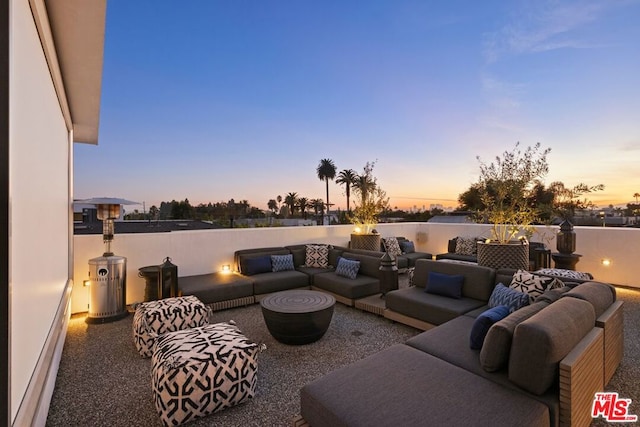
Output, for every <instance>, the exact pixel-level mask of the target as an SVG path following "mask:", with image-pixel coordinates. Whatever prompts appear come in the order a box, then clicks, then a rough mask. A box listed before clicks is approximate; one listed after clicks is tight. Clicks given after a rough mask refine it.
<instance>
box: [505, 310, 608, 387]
mask: <svg viewBox="0 0 640 427" xmlns="http://www.w3.org/2000/svg"><path fill="white" fill-rule="evenodd" d="M595 321H596V317H595V312H594V310H593V307H592V306H591V304H589V303H588V302H586V301H583V300H580V299H577V298H560V299H559V300H558V301H556V302H554V303H553V304H551V305H549V306H548V307H546V308H545V309H544V310H540V311H539V312H538V313H536V314H535V315H533V316H531V317H530V318H528V319H527V320H525V321H523V322H522V323H520V324H519V325H518V326H516V329H515V331H514V333H513V342H512V343H511V355H510V357H509V380H511V381H512V382H513V383H514V384H516V385H518V386H520V387H522V388H523V389H525V390H527V391H529V392H530V393H533V394H537V395H540V394H543V393H544V392H545V391H547V389H549V388H550V387H551V386H552V385H553V384H554V382H555V381H556V380H557V378H558V371H559V367H558V364H559V362H560V361H561V360H562V359H563V358H564V357H565V356H566V355H567V354H569V352H570V351H571V350H572V349H573V348H574V347H575V346H576V345H577V344H578V342H580V340H582V338H584V336H585V335H586V334H587V333H588V332H589V331H590V330H592V329H593V328H594V325H595Z"/></svg>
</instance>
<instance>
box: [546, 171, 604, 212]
mask: <svg viewBox="0 0 640 427" xmlns="http://www.w3.org/2000/svg"><path fill="white" fill-rule="evenodd" d="M549 188H550V189H551V191H552V192H553V194H554V198H553V207H554V210H555V212H556V213H557V214H558V215H559V216H560V217H561V218H563V219H568V220H569V221H572V220H573V217H574V216H575V214H576V211H577V210H583V209H589V208H591V207H593V206H594V205H593V203H592V202H591V201H590V200H587V198H582V197H583V196H584V195H585V194H588V193H593V192H595V191H601V190H604V185H602V184H598V185H592V186H589V185H587V184H584V183H580V184H578V185H576V186H575V187H572V188H567V187H565V185H564V184H563V183H562V182H558V181H556V182H552V183H551V184H550V185H549Z"/></svg>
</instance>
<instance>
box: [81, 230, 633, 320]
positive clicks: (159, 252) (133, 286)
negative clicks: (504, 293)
mask: <svg viewBox="0 0 640 427" xmlns="http://www.w3.org/2000/svg"><path fill="white" fill-rule="evenodd" d="M376 228H377V229H378V231H379V232H380V234H381V235H382V236H404V237H406V238H408V239H410V240H413V241H414V242H415V243H416V250H418V251H422V252H430V253H432V254H434V255H435V254H439V253H444V252H447V244H448V241H449V239H451V238H452V237H455V236H487V235H488V234H489V232H490V227H489V226H488V225H482V224H428V223H398V224H378V225H377V226H376ZM352 229H353V226H350V225H334V226H318V227H274V228H241V229H224V230H201V231H179V232H172V233H148V234H137V233H136V234H120V235H116V236H115V240H114V242H113V245H112V249H113V251H114V253H115V254H116V255H120V256H124V257H126V258H127V303H128V304H131V303H134V302H140V301H142V300H143V299H144V286H145V281H144V279H142V278H140V277H138V269H139V268H140V267H144V266H148V265H158V264H161V263H162V261H163V260H164V258H165V257H167V256H168V257H170V258H171V259H172V261H173V263H174V264H176V265H177V266H178V275H179V276H189V275H194V274H205V273H211V272H214V271H219V270H220V269H221V268H222V265H223V264H230V265H233V253H234V251H236V250H239V249H249V248H261V247H272V246H285V245H295V244H299V243H330V244H335V245H340V246H347V244H348V242H349V239H350V234H351V231H352ZM557 229H558V227H542V226H541V227H538V228H537V230H538V232H537V233H536V234H535V235H534V236H533V238H532V240H533V241H544V242H545V244H546V245H547V247H548V248H550V249H551V250H552V252H555V251H556V243H555V233H556V232H557ZM576 233H577V251H576V252H577V253H579V254H582V255H583V256H582V258H581V260H580V261H579V262H578V265H577V269H578V270H580V271H587V272H590V273H591V274H593V275H594V277H595V278H596V279H597V280H600V281H605V282H610V283H614V284H617V285H625V286H631V287H640V283H639V282H638V280H637V278H636V273H635V269H634V266H635V262H636V260H637V259H638V256H639V255H640V229H614V228H602V227H577V228H576ZM74 242H75V245H74V246H75V256H74V265H75V268H74V289H73V298H72V311H73V312H74V313H78V312H85V311H87V308H88V305H87V304H88V296H89V290H88V289H87V288H83V287H82V281H83V280H87V279H88V273H89V266H88V261H89V259H91V258H94V257H97V256H100V255H102V253H103V252H104V246H103V243H102V236H101V235H78V236H75V237H74ZM604 258H607V259H610V260H611V261H612V264H611V266H609V267H605V266H603V265H602V263H601V260H602V259H604ZM552 264H553V262H552Z"/></svg>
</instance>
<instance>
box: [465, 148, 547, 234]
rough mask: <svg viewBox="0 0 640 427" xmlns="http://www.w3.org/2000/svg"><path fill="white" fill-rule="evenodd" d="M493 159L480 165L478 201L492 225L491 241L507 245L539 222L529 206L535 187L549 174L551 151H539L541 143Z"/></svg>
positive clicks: (535, 209) (536, 214) (507, 152)
mask: <svg viewBox="0 0 640 427" xmlns="http://www.w3.org/2000/svg"><path fill="white" fill-rule="evenodd" d="M518 146H519V143H516V145H515V147H514V148H513V149H512V150H511V151H505V152H504V153H502V156H496V158H495V160H494V161H493V162H491V163H485V162H483V161H482V160H480V157H479V156H478V157H477V159H478V161H479V162H480V179H479V181H478V184H479V186H480V187H479V188H480V189H481V200H482V203H483V204H484V206H485V208H484V209H483V210H482V212H481V214H482V216H483V217H484V218H485V219H486V220H487V221H488V222H489V223H491V224H492V225H493V226H492V229H491V232H492V239H493V240H495V241H497V242H499V243H507V242H508V241H510V240H512V239H513V238H515V237H516V236H518V234H520V233H521V232H524V233H525V235H528V234H530V233H531V232H532V228H531V224H532V223H534V222H535V221H537V220H538V219H539V212H538V210H537V208H536V207H535V206H531V204H530V200H529V199H530V196H531V192H532V191H533V188H534V185H535V183H536V182H538V181H539V180H540V179H541V178H542V177H544V176H545V175H546V174H547V172H548V171H549V164H548V162H547V155H548V154H549V152H550V151H551V149H550V148H547V149H544V150H542V149H541V148H540V143H536V144H535V145H534V146H533V147H531V146H529V147H527V149H526V150H524V152H523V151H521V150H519V149H518Z"/></svg>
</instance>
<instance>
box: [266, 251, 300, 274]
mask: <svg viewBox="0 0 640 427" xmlns="http://www.w3.org/2000/svg"><path fill="white" fill-rule="evenodd" d="M271 269H272V270H273V271H274V272H275V271H288V270H295V267H294V266H293V254H288V255H271Z"/></svg>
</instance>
